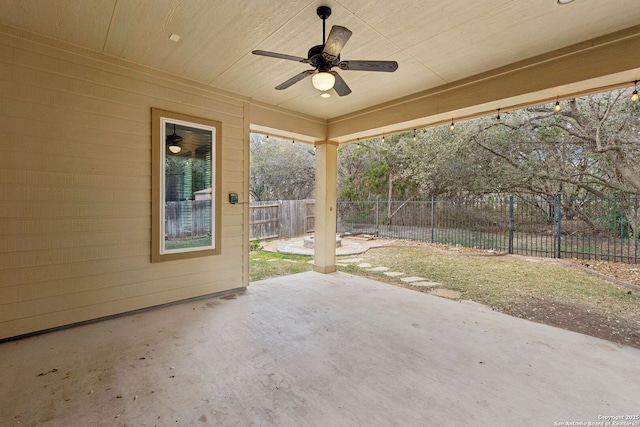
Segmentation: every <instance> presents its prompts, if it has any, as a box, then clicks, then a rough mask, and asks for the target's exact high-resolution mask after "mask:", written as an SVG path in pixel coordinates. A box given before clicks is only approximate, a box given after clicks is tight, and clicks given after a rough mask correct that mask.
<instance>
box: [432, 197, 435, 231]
mask: <svg viewBox="0 0 640 427" xmlns="http://www.w3.org/2000/svg"><path fill="white" fill-rule="evenodd" d="M434 219H435V200H434V198H433V196H431V243H434V242H435V227H434V224H433V221H434Z"/></svg>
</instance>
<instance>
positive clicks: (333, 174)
mask: <svg viewBox="0 0 640 427" xmlns="http://www.w3.org/2000/svg"><path fill="white" fill-rule="evenodd" d="M337 164H338V143H337V142H332V141H324V142H319V143H316V224H315V225H316V227H315V239H314V240H315V249H314V259H313V270H314V271H317V272H319V273H333V272H334V271H336V224H337V214H336V204H337V187H338V168H337Z"/></svg>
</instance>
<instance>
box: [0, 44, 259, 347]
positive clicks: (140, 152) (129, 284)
mask: <svg viewBox="0 0 640 427" xmlns="http://www.w3.org/2000/svg"><path fill="white" fill-rule="evenodd" d="M60 46H61V45H59V44H57V43H52V45H51V46H48V45H45V44H41V43H37V42H35V41H29V40H25V39H22V38H18V37H15V36H13V35H7V37H5V38H2V39H1V40H0V92H1V93H2V94H3V98H2V102H1V103H0V127H1V128H2V130H3V137H2V138H0V152H2V155H0V237H1V240H0V339H2V338H8V337H11V336H16V335H21V334H26V333H30V332H34V331H38V330H43V329H48V328H53V327H57V326H63V325H67V324H73V323H77V322H82V321H86V320H91V319H95V318H100V317H104V316H109V315H112V314H118V313H123V312H127V311H131V310H136V309H140V308H145V307H150V306H155V305H159V304H164V303H168V302H172V301H178V300H182V299H186V298H192V297H196V296H201V295H206V294H211V293H216V292H222V291H225V290H229V289H235V288H239V287H242V286H244V285H245V284H246V280H247V278H246V277H244V276H243V274H244V271H245V268H244V267H243V262H244V260H245V257H246V254H245V250H246V247H245V240H246V239H245V236H244V230H245V229H246V224H244V219H243V218H244V216H243V209H244V205H235V206H232V205H230V204H228V203H227V193H228V192H236V193H239V194H240V195H241V198H242V200H244V198H245V195H244V191H243V190H244V188H245V187H246V178H245V176H246V171H245V167H246V166H245V158H246V150H247V149H248V144H247V143H246V141H245V138H244V135H245V134H246V130H245V127H246V126H245V122H246V120H245V117H244V108H245V107H244V101H243V100H241V99H239V98H238V99H236V98H234V97H233V96H230V95H229V94H217V93H215V92H214V91H210V90H208V89H207V88H205V87H202V86H200V85H198V84H196V83H190V82H186V81H184V80H182V79H179V78H175V77H172V76H167V75H163V74H160V73H156V72H153V71H149V70H144V69H141V67H136V66H129V65H126V64H122V63H119V62H115V61H112V60H109V59H108V58H102V57H98V56H97V55H95V54H88V53H87V54H86V55H85V54H80V53H77V52H75V53H74V52H72V51H73V49H70V50H69V51H67V50H66V49H61V48H60ZM152 107H154V108H160V109H165V110H169V111H175V112H177V113H182V114H188V115H193V116H197V117H203V118H207V119H211V120H217V121H220V122H222V136H223V140H222V141H218V142H219V143H222V159H221V160H222V161H221V168H222V183H221V184H222V197H221V203H222V206H221V207H222V229H221V230H220V232H221V236H222V244H221V249H222V253H221V254H220V255H217V256H210V257H202V258H194V259H187V260H180V261H169V262H162V263H155V264H152V263H151V262H150V251H151V248H150V245H151V108H152Z"/></svg>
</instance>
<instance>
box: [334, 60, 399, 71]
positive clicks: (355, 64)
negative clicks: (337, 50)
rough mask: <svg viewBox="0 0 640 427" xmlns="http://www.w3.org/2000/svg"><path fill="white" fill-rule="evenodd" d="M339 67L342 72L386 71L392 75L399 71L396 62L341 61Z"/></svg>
mask: <svg viewBox="0 0 640 427" xmlns="http://www.w3.org/2000/svg"><path fill="white" fill-rule="evenodd" d="M338 67H340V69H341V70H352V71H385V72H388V73H392V72H394V71H395V70H397V69H398V63H397V62H396V61H341V62H340V64H338Z"/></svg>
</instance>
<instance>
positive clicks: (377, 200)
mask: <svg viewBox="0 0 640 427" xmlns="http://www.w3.org/2000/svg"><path fill="white" fill-rule="evenodd" d="M378 212H380V196H376V237H380V219H379V216H378V215H379V214H378Z"/></svg>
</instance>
